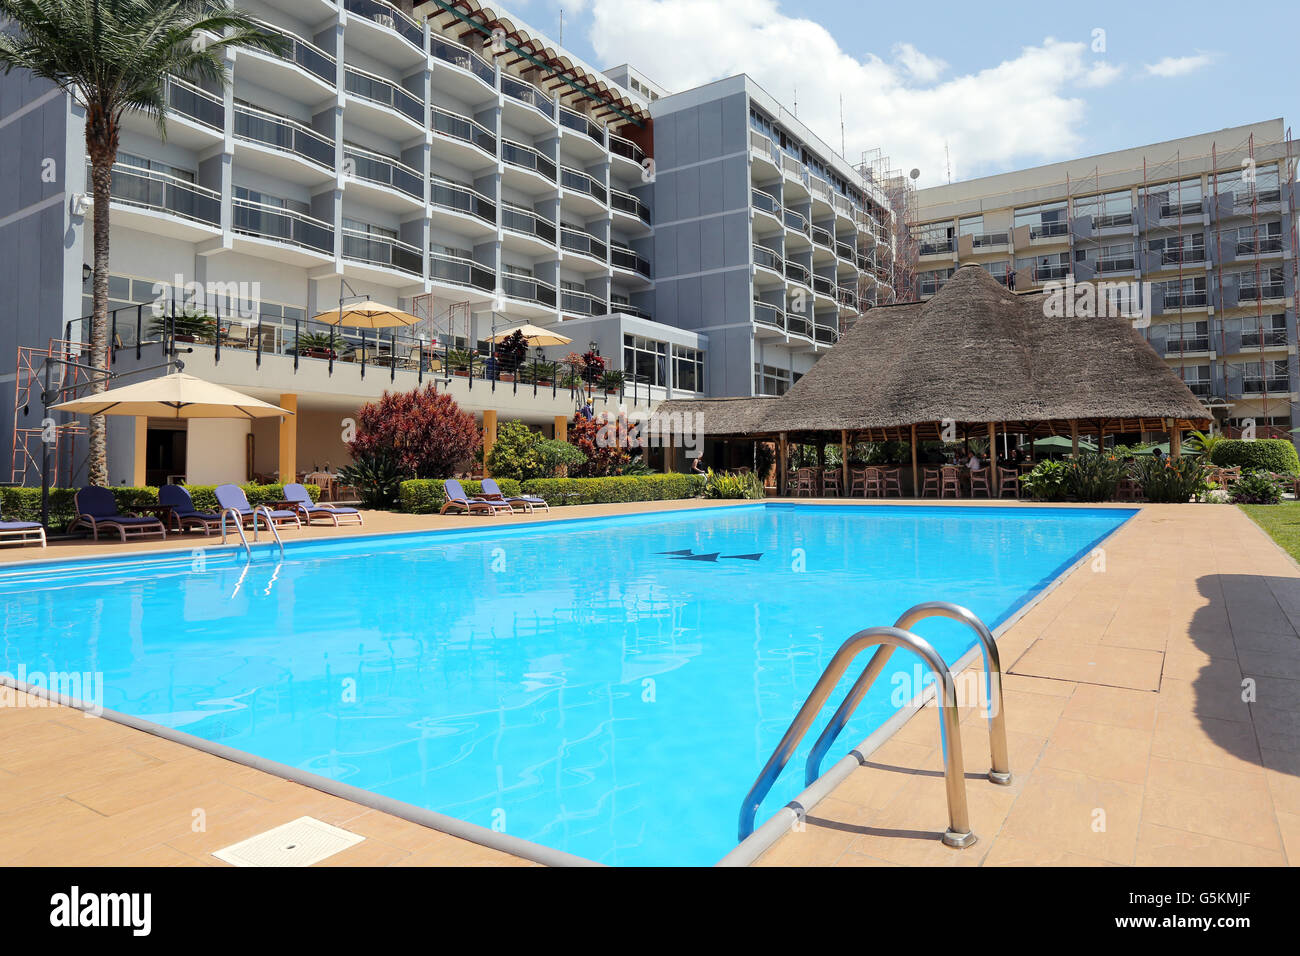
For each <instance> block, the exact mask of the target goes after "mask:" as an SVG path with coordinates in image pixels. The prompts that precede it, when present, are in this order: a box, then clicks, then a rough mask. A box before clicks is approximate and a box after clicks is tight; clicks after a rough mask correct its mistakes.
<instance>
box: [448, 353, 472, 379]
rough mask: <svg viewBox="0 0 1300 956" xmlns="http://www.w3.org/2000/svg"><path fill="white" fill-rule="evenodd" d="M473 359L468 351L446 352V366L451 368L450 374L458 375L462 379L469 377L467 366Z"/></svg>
mask: <svg viewBox="0 0 1300 956" xmlns="http://www.w3.org/2000/svg"><path fill="white" fill-rule="evenodd" d="M472 358H473V355H472V353H471V352H470V351H469V350H468V349H449V350H448V351H447V364H448V365H449V366H451V371H452V374H454V375H459V376H461V377H462V378H463V377H465V376H468V375H469V365H470V361H471V359H472Z"/></svg>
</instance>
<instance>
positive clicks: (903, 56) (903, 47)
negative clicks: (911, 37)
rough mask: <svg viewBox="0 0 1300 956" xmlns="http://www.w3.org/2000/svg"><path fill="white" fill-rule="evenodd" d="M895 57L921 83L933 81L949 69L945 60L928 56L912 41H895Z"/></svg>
mask: <svg viewBox="0 0 1300 956" xmlns="http://www.w3.org/2000/svg"><path fill="white" fill-rule="evenodd" d="M894 59H896V60H897V61H898V63H899V65H900V66H902V67H903V69H905V70H906V71H907V72H908V73H910V74H911V75H912V78H913V79H915V80H917V81H918V82H921V83H933V82H934V81H935V80H937V79H938V78H939V77H940V76H941V75H943V71H944V70H946V69H948V64H947V63H945V62H944V61H943V60H940V59H937V58H936V57H931V56H926V55H925V54H924V53H922V52H921V51H920V50H918V49H917V48H916V47H914V46H912V44H910V43H895V44H894Z"/></svg>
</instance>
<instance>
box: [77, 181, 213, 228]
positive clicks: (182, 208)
mask: <svg viewBox="0 0 1300 956" xmlns="http://www.w3.org/2000/svg"><path fill="white" fill-rule="evenodd" d="M86 181H87V182H89V181H90V169H89V167H87V170H86ZM110 188H111V195H112V199H113V203H114V204H115V205H120V206H129V207H131V208H133V209H139V210H143V211H145V212H146V213H147V214H148V215H144V216H141V217H139V221H137V222H135V223H134V225H136V226H137V228H142V229H146V230H148V231H151V232H154V233H157V234H160V235H167V236H171V237H174V238H187V239H190V240H192V241H193V240H197V239H208V238H211V237H212V236H213V235H214V234H215V232H216V231H217V230H219V229H220V227H221V194H220V193H218V192H216V191H215V190H212V189H208V188H206V187H204V186H200V185H198V184H197V183H193V182H190V181H189V180H185V179H180V178H178V177H176V176H169V175H168V174H166V173H163V172H159V171H157V170H153V169H142V168H140V167H138V166H131V165H128V164H126V163H114V164H113V176H112V185H111V187H110ZM158 216H163V217H168V218H171V219H174V220H182V221H180V222H172V223H168V222H165V221H160V220H159V219H158ZM122 218H128V217H125V216H124V217H122ZM129 218H130V219H135V218H136V217H134V216H131V217H129Z"/></svg>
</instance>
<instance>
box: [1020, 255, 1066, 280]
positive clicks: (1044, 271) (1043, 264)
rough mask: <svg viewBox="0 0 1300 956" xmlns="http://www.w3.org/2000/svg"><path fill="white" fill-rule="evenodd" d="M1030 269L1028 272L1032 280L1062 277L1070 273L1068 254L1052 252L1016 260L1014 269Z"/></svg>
mask: <svg viewBox="0 0 1300 956" xmlns="http://www.w3.org/2000/svg"><path fill="white" fill-rule="evenodd" d="M1021 269H1030V270H1032V271H1031V272H1030V274H1029V278H1030V281H1032V282H1052V281H1054V280H1057V279H1064V278H1065V277H1066V276H1068V275H1069V274H1070V254H1069V253H1068V252H1054V253H1052V254H1051V255H1048V256H1029V257H1028V258H1021V259H1017V260H1016V271H1017V272H1019V271H1020V270H1021Z"/></svg>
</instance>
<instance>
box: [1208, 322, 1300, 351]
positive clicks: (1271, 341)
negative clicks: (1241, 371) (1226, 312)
mask: <svg viewBox="0 0 1300 956" xmlns="http://www.w3.org/2000/svg"><path fill="white" fill-rule="evenodd" d="M1223 326H1224V328H1225V329H1226V330H1227V331H1229V332H1236V331H1238V330H1240V332H1241V347H1242V348H1243V349H1249V348H1262V347H1268V346H1285V345H1286V344H1287V339H1286V315H1285V314H1278V315H1263V316H1258V317H1257V316H1253V315H1243V316H1241V317H1240V318H1231V319H1224V320H1223Z"/></svg>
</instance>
